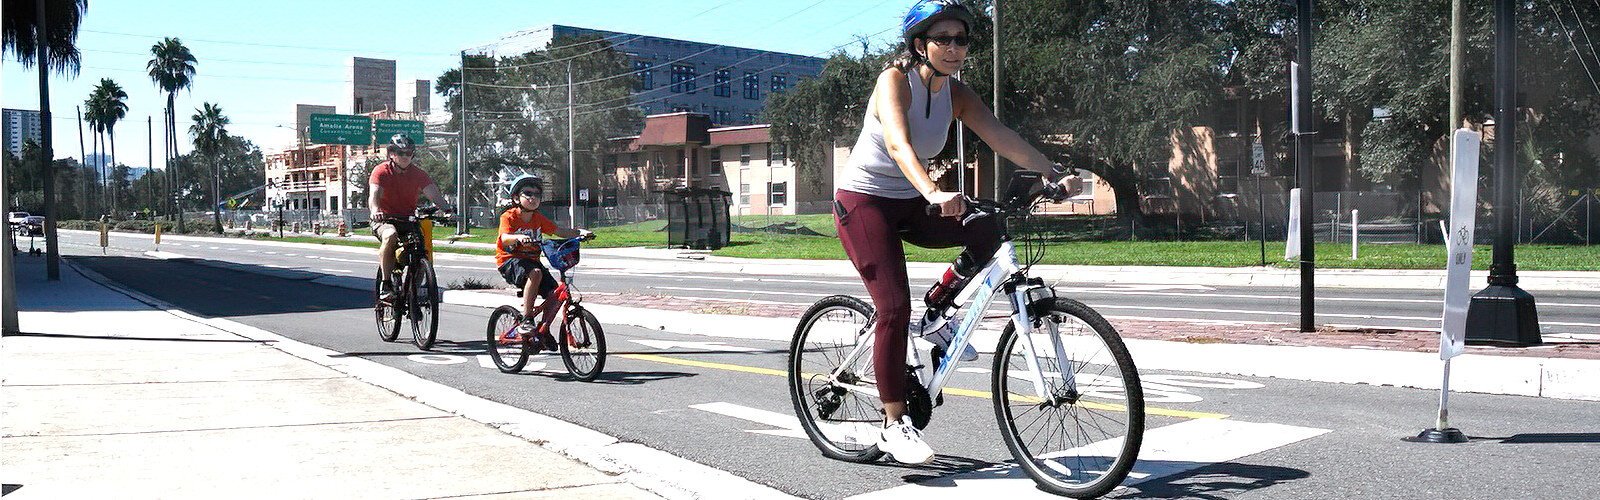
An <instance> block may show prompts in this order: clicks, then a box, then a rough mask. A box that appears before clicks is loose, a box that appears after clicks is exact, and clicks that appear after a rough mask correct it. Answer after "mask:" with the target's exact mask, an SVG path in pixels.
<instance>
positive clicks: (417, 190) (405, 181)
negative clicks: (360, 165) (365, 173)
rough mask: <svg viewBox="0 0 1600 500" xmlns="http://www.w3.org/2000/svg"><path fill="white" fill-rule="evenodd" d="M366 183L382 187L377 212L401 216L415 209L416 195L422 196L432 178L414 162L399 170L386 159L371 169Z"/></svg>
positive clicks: (430, 183)
mask: <svg viewBox="0 0 1600 500" xmlns="http://www.w3.org/2000/svg"><path fill="white" fill-rule="evenodd" d="M367 183H368V184H377V185H378V186H379V187H382V188H383V193H382V196H381V197H379V198H378V211H379V212H383V213H385V214H389V215H402V216H403V215H411V213H412V212H415V211H416V210H417V197H418V196H422V190H423V189H424V188H427V187H428V186H431V185H433V178H431V177H428V173H427V172H423V171H422V169H420V168H417V165H416V164H412V165H411V166H410V167H407V168H406V169H405V171H401V170H400V169H399V168H396V167H395V166H394V165H393V164H391V163H390V162H387V161H386V162H383V163H380V164H378V168H374V169H372V178H370V179H367Z"/></svg>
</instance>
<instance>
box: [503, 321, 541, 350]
mask: <svg viewBox="0 0 1600 500" xmlns="http://www.w3.org/2000/svg"><path fill="white" fill-rule="evenodd" d="M529 335H533V323H530V322H528V321H523V322H521V323H518V324H517V327H516V328H512V329H510V330H506V331H505V333H501V334H500V339H499V343H500V345H516V344H518V343H521V342H522V340H523V339H526V338H528V336H529Z"/></svg>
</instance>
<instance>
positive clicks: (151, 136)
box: [144, 115, 161, 219]
mask: <svg viewBox="0 0 1600 500" xmlns="http://www.w3.org/2000/svg"><path fill="white" fill-rule="evenodd" d="M144 131H145V132H144V133H145V142H148V143H149V145H150V147H149V148H146V149H145V150H144V166H145V169H144V175H148V176H150V179H148V180H146V181H145V184H148V185H149V186H150V206H149V207H146V208H149V209H150V210H151V212H152V213H154V211H155V207H156V206H157V204H158V203H159V202H160V200H161V198H157V197H156V185H155V181H156V178H155V174H156V117H154V116H150V115H145V116H144ZM152 219H154V218H152Z"/></svg>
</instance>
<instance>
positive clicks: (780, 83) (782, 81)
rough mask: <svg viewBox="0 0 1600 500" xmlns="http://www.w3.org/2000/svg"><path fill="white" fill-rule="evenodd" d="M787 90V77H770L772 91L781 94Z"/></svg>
mask: <svg viewBox="0 0 1600 500" xmlns="http://www.w3.org/2000/svg"><path fill="white" fill-rule="evenodd" d="M787 88H789V77H788V76H785V75H772V91H773V92H783V90H784V89H787Z"/></svg>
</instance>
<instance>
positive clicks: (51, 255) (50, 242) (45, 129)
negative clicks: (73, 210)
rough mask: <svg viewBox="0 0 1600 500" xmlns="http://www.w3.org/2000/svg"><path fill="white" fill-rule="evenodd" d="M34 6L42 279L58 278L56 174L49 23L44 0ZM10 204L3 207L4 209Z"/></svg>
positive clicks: (59, 263) (59, 265)
mask: <svg viewBox="0 0 1600 500" xmlns="http://www.w3.org/2000/svg"><path fill="white" fill-rule="evenodd" d="M34 9H36V10H38V11H39V18H38V22H39V24H37V25H35V26H37V28H36V30H35V33H34V38H35V40H34V41H35V42H36V43H34V45H37V46H38V47H39V54H38V58H37V59H34V60H33V61H34V63H35V64H37V66H35V67H36V68H38V69H39V134H40V137H39V143H40V144H39V145H40V148H39V160H40V161H41V162H43V164H41V165H39V173H41V174H44V252H45V264H44V266H45V267H44V269H45V278H46V279H48V280H49V281H61V262H60V261H61V250H60V249H59V248H58V247H56V176H55V169H53V168H51V164H53V163H55V162H54V161H51V159H52V158H54V157H55V150H54V149H53V148H52V141H54V138H53V137H52V136H51V133H52V132H51V131H50V129H51V128H52V127H51V126H50V125H51V122H52V121H54V120H53V119H52V118H50V54H49V51H50V44H49V43H45V42H46V39H47V38H48V37H47V36H45V34H44V28H45V27H46V26H49V24H48V23H46V22H45V18H44V11H45V8H44V0H36V1H35V2H34ZM10 208H11V207H6V209H8V210H9V209H10ZM5 251H7V252H9V251H11V249H9V248H7V249H5Z"/></svg>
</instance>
